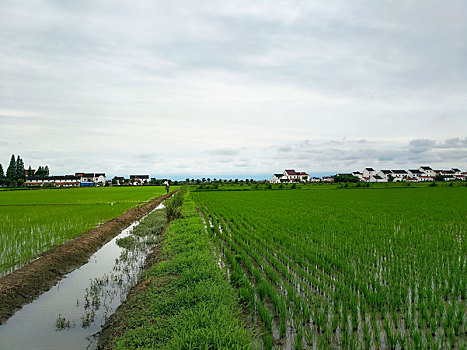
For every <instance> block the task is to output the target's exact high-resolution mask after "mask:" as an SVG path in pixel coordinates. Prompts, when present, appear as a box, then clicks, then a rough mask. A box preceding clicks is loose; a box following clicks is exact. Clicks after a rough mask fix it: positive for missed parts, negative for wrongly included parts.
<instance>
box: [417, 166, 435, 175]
mask: <svg viewBox="0 0 467 350" xmlns="http://www.w3.org/2000/svg"><path fill="white" fill-rule="evenodd" d="M418 170H420V172H422V173H424V175H426V176H435V175H436V173H435V171H434V170H433V169H431V168H430V167H429V166H421V167H420V168H418Z"/></svg>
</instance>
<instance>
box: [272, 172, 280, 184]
mask: <svg viewBox="0 0 467 350" xmlns="http://www.w3.org/2000/svg"><path fill="white" fill-rule="evenodd" d="M281 179H282V174H274V175H272V179H271V180H269V182H270V183H272V184H279V183H281Z"/></svg>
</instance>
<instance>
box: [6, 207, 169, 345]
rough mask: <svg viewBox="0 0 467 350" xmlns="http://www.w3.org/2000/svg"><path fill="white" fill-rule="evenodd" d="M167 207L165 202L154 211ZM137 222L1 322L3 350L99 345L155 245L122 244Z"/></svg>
mask: <svg viewBox="0 0 467 350" xmlns="http://www.w3.org/2000/svg"><path fill="white" fill-rule="evenodd" d="M162 208H164V204H162V203H161V204H160V205H159V206H158V207H157V208H156V209H155V210H158V209H162ZM138 223H139V221H137V222H135V223H133V224H132V225H130V226H129V227H127V228H126V229H124V230H123V231H122V232H121V233H120V234H119V235H118V236H116V237H114V238H113V239H112V240H111V241H109V242H108V243H107V244H105V245H104V246H102V248H101V249H99V250H98V251H97V252H96V253H94V254H93V255H92V256H91V258H90V259H89V261H88V262H87V263H86V264H85V265H83V266H81V267H80V268H78V269H76V270H74V271H73V272H71V273H69V274H68V275H66V276H65V277H64V278H63V279H62V280H61V281H60V282H59V283H58V284H57V285H55V286H54V287H52V288H51V289H50V290H49V291H47V292H45V293H44V294H42V295H41V296H40V297H39V298H38V299H36V300H35V301H33V302H32V303H30V304H27V305H25V306H24V307H23V308H22V309H21V310H19V311H18V312H16V313H15V314H14V315H13V316H12V317H11V318H10V319H9V320H8V321H6V322H5V323H4V324H3V325H1V326H0V349H9V350H16V349H18V350H20V349H21V350H27V349H34V350H43V349H63V348H66V349H67V350H73V349H95V348H96V347H97V334H98V332H99V331H100V330H101V327H102V326H103V325H104V323H105V321H106V320H107V319H108V318H109V317H110V316H111V315H112V314H113V313H114V312H115V310H116V309H117V307H118V306H119V305H120V304H121V303H122V302H123V301H124V300H125V298H126V296H127V294H128V292H129V290H130V288H131V287H132V286H133V285H134V284H135V283H136V281H137V276H138V272H139V271H141V269H142V266H143V265H144V262H145V259H146V256H147V254H148V252H149V250H150V248H149V249H148V248H144V249H132V250H129V249H125V248H122V247H120V246H119V245H118V244H117V240H118V239H121V238H124V237H127V236H129V235H131V232H132V230H133V228H134V227H135V226H136V225H138ZM143 246H144V245H143Z"/></svg>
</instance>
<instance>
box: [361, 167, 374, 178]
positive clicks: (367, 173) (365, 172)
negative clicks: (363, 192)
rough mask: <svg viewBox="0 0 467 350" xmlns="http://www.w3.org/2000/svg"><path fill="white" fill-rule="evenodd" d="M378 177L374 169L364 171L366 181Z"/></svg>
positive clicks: (363, 175)
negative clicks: (374, 176)
mask: <svg viewBox="0 0 467 350" xmlns="http://www.w3.org/2000/svg"><path fill="white" fill-rule="evenodd" d="M373 175H376V171H375V169H373V168H365V169H363V174H362V177H363V178H365V179H368V180H369V179H370V177H371V176H373Z"/></svg>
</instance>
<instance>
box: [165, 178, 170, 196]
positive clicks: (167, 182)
mask: <svg viewBox="0 0 467 350" xmlns="http://www.w3.org/2000/svg"><path fill="white" fill-rule="evenodd" d="M164 185H165V191H166V192H167V193H169V189H170V185H169V181H167V180H166V181H165V182H164Z"/></svg>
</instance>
